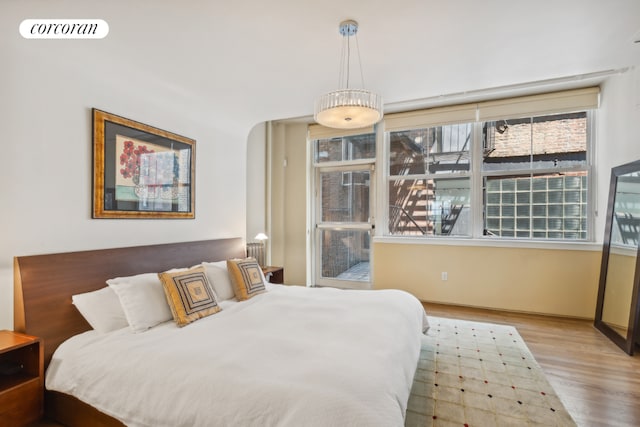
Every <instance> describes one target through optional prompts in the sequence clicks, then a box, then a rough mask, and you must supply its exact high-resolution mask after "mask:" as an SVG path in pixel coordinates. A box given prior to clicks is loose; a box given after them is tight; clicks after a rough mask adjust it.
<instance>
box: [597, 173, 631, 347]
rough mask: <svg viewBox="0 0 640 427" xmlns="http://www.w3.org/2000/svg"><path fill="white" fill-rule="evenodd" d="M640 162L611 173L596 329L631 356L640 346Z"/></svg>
mask: <svg viewBox="0 0 640 427" xmlns="http://www.w3.org/2000/svg"><path fill="white" fill-rule="evenodd" d="M639 240H640V161H637V162H633V163H628V164H625V165H622V166H618V167H615V168H613V169H612V170H611V187H610V189H609V203H608V209H607V222H606V226H605V234H604V241H603V248H602V264H601V267H600V286H599V289H598V305H597V307H596V317H595V323H594V324H595V327H596V328H598V329H599V330H600V331H602V333H604V334H605V335H606V336H607V337H609V338H610V339H611V340H612V341H613V342H615V343H616V344H617V345H618V346H619V347H620V348H622V349H623V350H624V351H626V352H627V353H629V354H633V351H634V347H635V346H637V345H639V344H640V336H639V335H640V329H639V328H638V321H639V320H640V306H639V305H638V290H639V284H638V282H639V281H640V269H639V268H638V267H639V265H640V264H639V260H640V257H639V256H638V255H639V250H640V249H639V243H640V242H639Z"/></svg>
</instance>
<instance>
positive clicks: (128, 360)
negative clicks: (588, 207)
mask: <svg viewBox="0 0 640 427" xmlns="http://www.w3.org/2000/svg"><path fill="white" fill-rule="evenodd" d="M270 289H271V290H270V291H269V292H266V293H264V294H261V295H259V296H256V297H254V298H252V299H250V300H248V301H245V302H240V303H227V304H225V306H224V309H223V310H222V311H221V312H219V313H218V314H215V315H213V316H210V317H207V318H204V319H200V320H198V321H196V322H194V323H192V324H190V325H188V326H186V327H184V328H178V327H177V326H175V324H174V323H173V322H167V323H164V324H161V325H159V326H156V327H155V328H152V329H151V330H149V331H146V332H144V333H138V334H133V333H131V332H130V331H129V329H128V328H125V329H121V330H118V331H114V332H111V333H108V334H98V333H96V332H93V331H90V332H86V333H84V334H81V335H78V336H76V337H73V338H71V339H70V340H68V341H67V342H65V343H64V344H63V345H61V346H60V347H59V348H58V350H57V351H56V353H55V354H54V356H53V359H52V361H51V364H50V366H49V368H48V370H47V376H46V386H47V388H48V389H49V390H56V391H60V392H63V393H67V394H70V395H73V396H75V397H77V398H79V399H80V400H82V401H84V402H86V403H89V404H90V405H92V406H94V407H95V408H97V409H99V410H100V411H102V412H104V413H106V414H109V415H111V416H113V417H115V418H117V419H119V420H121V421H122V422H123V423H125V424H126V425H129V426H153V427H159V426H168V427H169V426H170V427H177V426H185V427H186V426H188V427H192V426H260V427H263V426H295V427H300V426H322V427H325V426H367V427H372V426H384V427H391V426H402V425H404V415H405V410H406V405H407V400H408V398H409V392H410V388H411V384H412V379H413V375H414V373H415V370H416V365H417V361H418V356H419V353H420V336H421V333H422V332H423V331H424V330H426V328H427V326H428V325H427V323H426V315H425V313H424V310H423V308H422V305H421V304H420V302H419V301H418V300H417V299H415V298H414V297H413V296H411V295H409V294H407V293H405V292H402V291H395V290H383V291H343V290H337V289H330V288H303V287H295V286H291V287H289V286H273V287H272V288H270Z"/></svg>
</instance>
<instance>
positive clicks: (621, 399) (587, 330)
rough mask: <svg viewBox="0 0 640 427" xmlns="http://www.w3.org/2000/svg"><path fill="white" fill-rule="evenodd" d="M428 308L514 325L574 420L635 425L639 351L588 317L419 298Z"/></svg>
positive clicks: (600, 426) (639, 406) (639, 414)
mask: <svg viewBox="0 0 640 427" xmlns="http://www.w3.org/2000/svg"><path fill="white" fill-rule="evenodd" d="M424 306H425V309H426V310H427V314H428V315H431V316H437V317H450V318H455V319H464V320H473V321H480V322H489V323H498V324H505V325H512V326H515V327H516V329H517V330H518V332H519V333H520V335H521V336H522V338H523V339H524V341H525V342H526V343H527V346H528V347H529V350H531V352H532V353H533V355H534V357H535V358H536V360H537V361H538V364H539V365H540V366H541V367H542V369H543V370H544V372H545V375H546V376H547V379H548V380H549V382H550V383H551V385H552V386H553V388H554V390H555V391H556V393H557V394H558V396H559V397H560V399H561V400H562V403H564V405H565V407H566V408H567V410H568V411H569V413H570V414H571V416H572V417H573V419H574V420H575V421H576V423H577V424H578V426H597V427H604V426H640V352H636V354H635V355H634V356H633V357H631V356H628V355H627V354H626V353H625V352H623V351H622V350H620V348H618V347H617V346H616V345H614V344H613V343H612V342H611V341H609V340H608V339H607V338H606V337H605V336H604V335H602V334H601V333H600V332H599V331H598V330H597V329H595V328H594V327H593V324H592V322H590V321H586V320H574V319H563V318H556V317H547V316H538V315H530V314H521V313H505V312H501V311H491V310H482V309H474V308H467V307H454V306H449V305H440V304H431V303H424Z"/></svg>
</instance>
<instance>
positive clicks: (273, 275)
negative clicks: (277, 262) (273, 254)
mask: <svg viewBox="0 0 640 427" xmlns="http://www.w3.org/2000/svg"><path fill="white" fill-rule="evenodd" d="M262 272H263V273H264V276H265V277H266V278H267V280H269V282H271V283H276V284H280V285H282V284H284V267H271V266H265V267H262Z"/></svg>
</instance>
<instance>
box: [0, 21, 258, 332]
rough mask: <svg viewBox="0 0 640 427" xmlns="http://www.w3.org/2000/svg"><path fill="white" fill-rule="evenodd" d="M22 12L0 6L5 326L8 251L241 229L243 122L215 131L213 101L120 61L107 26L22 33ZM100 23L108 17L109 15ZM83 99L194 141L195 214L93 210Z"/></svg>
mask: <svg viewBox="0 0 640 427" xmlns="http://www.w3.org/2000/svg"><path fill="white" fill-rule="evenodd" d="M7 12H13V11H12V10H11V11H7ZM3 13H5V11H3ZM52 13H53V12H52ZM63 15H64V14H63ZM70 15H71V14H70ZM52 16H58V15H56V14H55V13H53V15H52ZM71 16H73V15H71ZM25 17H34V16H23V15H21V14H20V13H18V12H16V13H15V14H13V15H11V13H8V14H5V15H4V16H0V52H1V58H2V59H1V62H2V65H1V66H0V130H1V133H0V135H1V136H0V147H1V148H2V150H1V151H0V159H1V162H2V165H1V166H0V241H1V242H2V243H1V245H0V329H5V328H6V329H12V327H13V309H12V303H13V288H12V279H13V277H12V259H13V257H14V256H19V255H33V254H42V253H52V252H65V251H75V250H85V249H99V248H107V247H117V246H134V245H146V244H154V243H168V242H177V241H189V240H203V239H210V238H223V237H236V236H240V237H244V235H245V230H246V221H245V211H246V209H245V202H246V197H245V188H246V135H247V133H248V129H247V131H246V132H244V133H243V132H239V131H238V130H233V131H232V132H227V131H225V125H226V123H225V118H224V117H221V116H220V115H219V114H218V112H217V111H216V110H215V108H216V107H215V105H213V103H212V101H211V100H208V99H203V98H200V97H198V96H195V95H193V94H187V93H182V92H180V90H179V89H178V88H176V87H175V84H174V83H175V82H171V81H161V80H159V79H157V78H154V76H145V75H141V74H140V73H139V72H137V71H136V70H135V69H132V68H131V67H128V66H127V63H126V61H122V60H121V59H120V58H119V56H118V52H119V49H120V48H121V47H124V46H123V44H122V43H123V42H122V41H119V40H118V37H117V35H116V34H114V35H113V37H112V36H109V37H107V38H106V39H104V40H75V41H74V40H66V41H65V40H25V39H22V38H21V37H20V36H19V34H18V31H17V24H16V23H19V22H20V21H21V20H22V19H24V18H25ZM122 19H126V15H123V18H122ZM109 22H110V25H111V27H112V29H113V28H117V27H118V18H117V17H111V18H109ZM145 43H147V44H153V40H147V41H141V42H140V46H139V47H140V49H139V53H140V55H144V54H145V46H146V45H145ZM149 60H150V61H158V66H161V65H162V64H161V60H160V59H159V58H149ZM92 107H96V108H99V109H102V110H105V111H108V112H111V113H114V114H118V115H121V116H124V117H127V118H130V119H134V120H137V121H140V122H143V123H146V124H149V125H152V126H156V127H159V128H162V129H166V130H168V131H171V132H175V133H178V134H181V135H185V136H188V137H190V138H193V139H195V140H196V141H197V142H196V144H197V145H196V147H197V148H196V219H195V220H105V219H91V200H92V187H91V185H92V184H91V179H92V151H91V150H92V139H91V108H92Z"/></svg>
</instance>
